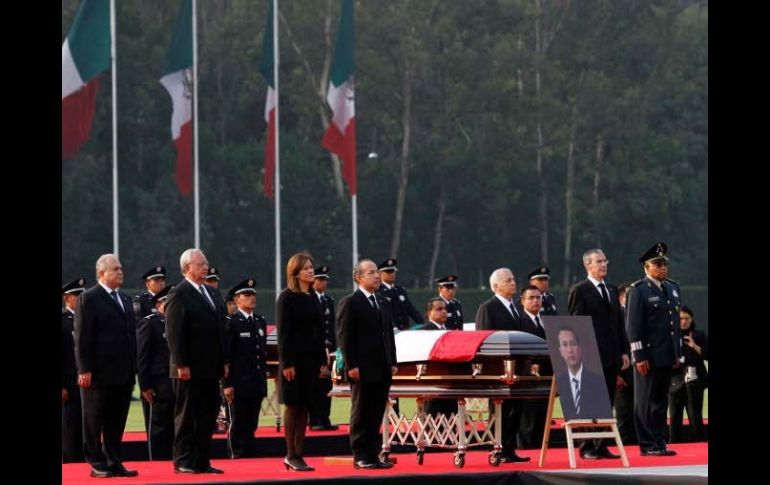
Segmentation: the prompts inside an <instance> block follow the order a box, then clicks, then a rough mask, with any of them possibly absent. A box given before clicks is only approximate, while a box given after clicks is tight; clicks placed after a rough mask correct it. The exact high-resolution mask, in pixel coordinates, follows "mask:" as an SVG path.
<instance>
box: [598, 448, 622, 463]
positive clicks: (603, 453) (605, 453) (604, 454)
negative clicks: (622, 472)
mask: <svg viewBox="0 0 770 485" xmlns="http://www.w3.org/2000/svg"><path fill="white" fill-rule="evenodd" d="M598 455H599V457H600V458H609V459H610V460H616V459H618V458H620V455H616V454H615V453H613V452H611V451H610V450H608V449H607V448H604V449H601V450H599V452H598Z"/></svg>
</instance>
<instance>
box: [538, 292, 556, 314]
mask: <svg viewBox="0 0 770 485" xmlns="http://www.w3.org/2000/svg"><path fill="white" fill-rule="evenodd" d="M540 314H541V315H558V313H557V312H556V297H555V296H553V293H548V292H546V293H544V294H543V309H542V310H540Z"/></svg>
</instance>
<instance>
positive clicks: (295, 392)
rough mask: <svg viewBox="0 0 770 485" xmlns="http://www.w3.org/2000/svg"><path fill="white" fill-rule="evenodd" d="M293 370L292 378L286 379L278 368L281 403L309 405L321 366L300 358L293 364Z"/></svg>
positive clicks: (281, 369)
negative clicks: (290, 379)
mask: <svg viewBox="0 0 770 485" xmlns="http://www.w3.org/2000/svg"><path fill="white" fill-rule="evenodd" d="M294 370H295V374H294V380H293V381H287V380H286V378H285V377H284V376H283V368H280V369H279V372H280V376H281V384H280V386H281V387H280V395H281V404H284V405H286V406H304V407H309V406H310V402H311V400H313V399H314V395H313V390H314V389H315V388H316V387H317V386H318V375H319V374H320V371H321V366H320V365H319V364H316V363H313V362H310V361H306V360H300V361H299V362H297V364H296V365H295V366H294Z"/></svg>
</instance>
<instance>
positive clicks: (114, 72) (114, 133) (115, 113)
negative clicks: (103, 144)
mask: <svg viewBox="0 0 770 485" xmlns="http://www.w3.org/2000/svg"><path fill="white" fill-rule="evenodd" d="M115 55H116V49H115V0H110V57H112V253H113V254H114V255H115V256H118V249H119V248H118V70H117V68H116V65H117V63H116V61H115Z"/></svg>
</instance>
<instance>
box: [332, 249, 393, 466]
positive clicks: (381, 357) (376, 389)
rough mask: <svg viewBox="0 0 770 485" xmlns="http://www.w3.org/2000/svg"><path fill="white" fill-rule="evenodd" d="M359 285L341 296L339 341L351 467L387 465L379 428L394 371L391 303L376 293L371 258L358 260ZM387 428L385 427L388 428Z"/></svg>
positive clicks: (356, 275) (355, 274)
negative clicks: (382, 455)
mask: <svg viewBox="0 0 770 485" xmlns="http://www.w3.org/2000/svg"><path fill="white" fill-rule="evenodd" d="M353 278H354V280H355V281H356V283H357V284H358V289H357V290H356V291H354V292H353V293H351V294H350V295H347V296H345V297H344V298H343V299H342V300H341V301H340V306H339V314H338V315H337V341H338V342H339V344H340V349H341V350H342V356H343V361H344V363H345V369H346V371H347V374H346V375H347V376H348V378H349V379H350V391H351V404H352V405H351V408H350V448H351V449H352V450H353V459H354V463H353V467H354V468H367V469H371V468H391V467H392V466H393V464H392V463H390V462H388V461H383V460H380V459H379V458H378V451H379V449H380V445H381V443H382V439H381V437H380V433H379V429H380V424H381V423H382V418H383V415H384V413H385V407H386V399H388V392H389V391H390V384H391V382H392V375H393V374H395V373H396V371H397V370H398V368H397V367H396V342H395V339H394V337H393V315H392V313H391V306H390V305H389V304H388V303H387V302H386V301H385V299H384V298H383V297H382V296H380V295H376V294H375V292H376V291H377V288H379V286H380V276H379V274H378V272H377V266H376V265H375V264H374V262H372V261H371V260H369V259H364V260H361V261H359V262H358V264H356V266H355V268H354V269H353ZM386 432H387V430H386Z"/></svg>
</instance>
